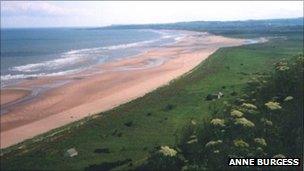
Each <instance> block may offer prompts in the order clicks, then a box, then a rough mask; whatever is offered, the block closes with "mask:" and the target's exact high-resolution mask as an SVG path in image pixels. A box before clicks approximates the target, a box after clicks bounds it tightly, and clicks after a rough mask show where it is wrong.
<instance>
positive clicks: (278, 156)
mask: <svg viewBox="0 0 304 171" xmlns="http://www.w3.org/2000/svg"><path fill="white" fill-rule="evenodd" d="M272 158H286V157H285V156H284V155H283V154H277V155H274V156H272Z"/></svg>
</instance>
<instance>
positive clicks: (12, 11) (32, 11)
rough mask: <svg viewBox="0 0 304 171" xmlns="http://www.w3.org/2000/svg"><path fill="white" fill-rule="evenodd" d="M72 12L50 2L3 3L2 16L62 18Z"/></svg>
mask: <svg viewBox="0 0 304 171" xmlns="http://www.w3.org/2000/svg"><path fill="white" fill-rule="evenodd" d="M70 13H71V11H69V10H68V9H64V8H62V7H59V6H56V5H53V4H50V3H48V2H26V1H21V2H20V1H18V2H11V1H3V2H1V14H2V15H5V16H33V15H39V16H40V17H43V16H45V17H47V16H62V15H68V14H70Z"/></svg>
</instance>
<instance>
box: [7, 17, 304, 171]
mask: <svg viewBox="0 0 304 171" xmlns="http://www.w3.org/2000/svg"><path fill="white" fill-rule="evenodd" d="M300 20H301V19H296V21H298V22H299V21H300ZM193 24H194V25H195V23H193ZM230 24H231V25H234V24H232V23H230ZM182 25H183V23H180V24H177V25H172V26H171V25H163V26H159V27H162V28H163V29H165V28H164V27H166V29H168V28H171V29H187V30H196V31H197V30H199V31H210V32H211V33H218V34H223V35H226V36H232V37H236V36H240V37H263V36H267V37H270V40H269V41H268V42H266V43H263V44H252V45H244V46H240V47H231V48H222V49H220V50H218V51H217V52H216V53H214V54H213V55H212V56H211V57H210V58H208V59H207V60H206V61H204V62H203V63H202V64H200V65H199V66H198V67H196V68H195V69H194V70H193V71H192V72H191V73H189V74H187V75H184V76H183V77H181V78H179V79H177V80H174V81H172V82H171V83H170V84H169V85H168V86H164V87H161V88H159V89H157V90H156V91H153V92H151V93H149V94H147V95H145V96H144V97H142V98H139V99H136V100H134V101H132V102H129V103H127V104H125V105H122V106H119V107H117V108H115V109H113V110H110V111H107V112H104V113H100V114H98V115H95V116H92V117H89V118H86V119H84V120H81V121H79V122H76V123H73V124H70V125H67V126H65V127H63V128H59V129H56V130H53V131H51V132H48V133H46V134H44V135H41V136H38V137H36V138H34V139H32V140H28V141H26V142H24V143H21V144H18V145H16V146H13V147H10V148H8V149H4V150H3V151H2V153H1V170H16V169H17V170H18V169H20V168H23V169H29V170H49V169H50V170H56V169H63V170H97V169H102V170H111V169H113V170H121V169H124V170H127V169H135V168H138V167H139V166H140V165H142V164H143V163H144V162H145V161H146V160H147V159H148V158H149V157H150V155H151V154H153V152H155V151H157V150H159V148H160V146H169V147H177V146H179V145H180V143H181V140H182V137H183V136H182V135H184V132H185V127H187V125H189V123H191V121H194V122H195V123H205V121H206V120H207V121H209V120H210V119H211V118H215V117H218V116H217V115H216V113H218V112H215V111H217V109H218V108H220V109H221V108H224V107H225V104H226V103H228V102H231V101H234V100H235V99H236V97H238V96H236V94H237V95H241V94H243V93H244V91H247V89H245V88H247V83H248V81H249V80H251V78H252V77H257V76H259V75H267V74H269V73H271V72H272V71H273V64H274V63H277V62H278V61H280V60H282V59H283V58H285V59H286V60H290V59H291V58H292V57H293V56H295V55H298V54H299V53H303V24H302V26H298V25H297V24H295V25H293V24H292V25H291V26H288V27H287V26H284V28H285V29H282V28H280V27H281V25H280V24H278V30H276V32H275V31H274V30H275V29H274V30H273V29H270V30H269V31H267V29H266V30H265V29H264V30H261V31H259V30H257V31H253V30H254V29H250V28H249V27H246V29H245V28H244V29H245V30H246V32H245V33H244V34H243V33H239V32H237V31H235V30H234V29H229V30H228V31H227V30H226V29H225V27H223V28H222V29H221V27H216V28H214V29H211V27H208V29H205V28H204V27H203V26H200V27H199V28H198V29H195V28H194V26H193V27H187V28H184V27H182ZM201 27H202V28H201ZM257 27H258V26H257ZM293 27H297V28H298V29H293ZM125 28H126V27H125ZM143 28H151V27H150V26H143ZM239 28H240V29H241V27H239ZM279 28H280V29H279ZM247 29H249V30H251V31H248V30H247ZM216 30H218V31H216ZM234 32H235V33H234ZM274 35H279V36H280V37H274ZM218 92H222V93H223V94H224V96H223V98H221V99H219V100H216V101H212V100H211V101H208V100H207V101H206V97H207V96H208V95H209V94H214V93H218ZM293 96H294V95H293ZM263 103H264V101H263ZM295 107H296V108H297V109H299V110H300V108H299V106H295ZM214 113H215V114H214ZM208 123H209V122H208ZM302 126H303V125H302ZM278 127H280V125H278ZM210 136H214V135H210ZM211 140H213V139H210V141H211ZM302 143H303V139H302ZM70 148H75V149H76V150H77V151H78V155H77V156H76V157H73V158H69V157H67V156H66V155H65V153H66V151H67V150H68V149H70ZM276 148H279V147H276ZM285 155H286V154H285ZM203 157H206V156H203ZM192 159H193V160H194V158H192ZM210 166H211V165H210Z"/></svg>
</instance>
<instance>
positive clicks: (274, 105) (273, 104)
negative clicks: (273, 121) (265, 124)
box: [265, 101, 282, 110]
mask: <svg viewBox="0 0 304 171" xmlns="http://www.w3.org/2000/svg"><path fill="white" fill-rule="evenodd" d="M265 106H267V107H268V109H270V110H278V109H282V107H281V106H280V103H278V102H272V101H269V102H267V103H265Z"/></svg>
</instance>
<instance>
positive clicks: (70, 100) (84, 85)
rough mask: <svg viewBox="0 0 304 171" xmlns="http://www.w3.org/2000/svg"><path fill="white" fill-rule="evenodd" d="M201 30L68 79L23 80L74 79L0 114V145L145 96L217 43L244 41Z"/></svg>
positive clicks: (27, 83)
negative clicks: (179, 39)
mask: <svg viewBox="0 0 304 171" xmlns="http://www.w3.org/2000/svg"><path fill="white" fill-rule="evenodd" d="M200 35H202V33H193V34H190V36H188V37H186V38H185V39H183V40H181V41H180V42H178V43H176V44H175V45H172V46H168V47H162V48H156V49H152V50H150V51H147V52H145V53H143V54H139V55H137V56H136V57H133V58H127V59H123V60H119V61H113V62H109V63H106V64H103V65H101V66H98V68H99V69H102V70H104V72H102V73H95V74H92V75H89V74H90V72H84V73H82V75H81V74H78V75H74V76H67V77H68V79H67V78H65V76H61V77H52V78H38V79H35V80H27V81H25V82H23V83H21V84H20V86H21V87H31V86H39V85H44V84H47V83H54V82H56V81H58V80H64V79H65V80H69V79H72V80H73V81H71V82H68V83H66V84H64V85H61V86H58V87H55V88H53V89H50V90H48V91H46V92H44V93H43V94H41V95H40V96H39V97H37V98H35V99H32V100H31V101H30V102H29V103H27V104H25V105H22V104H21V105H19V106H17V107H14V108H13V109H11V111H9V112H8V113H7V114H5V115H2V116H1V148H6V147H8V146H11V145H14V144H16V143H19V142H21V141H24V140H26V139H29V138H33V137H34V136H37V135H39V134H42V133H45V132H47V131H50V130H52V129H55V128H58V127H61V126H64V125H66V124H69V123H71V122H74V121H77V120H80V119H82V118H84V117H86V116H90V115H92V114H96V113H99V112H103V111H106V110H109V109H112V108H114V107H116V106H119V105H121V104H124V103H126V102H129V101H131V100H134V99H136V98H138V97H141V96H144V95H145V94H146V93H148V92H151V91H153V90H155V89H157V88H158V87H161V86H164V85H166V84H168V83H169V82H170V81H171V80H173V79H175V78H178V77H179V76H181V75H183V74H185V73H187V72H189V71H191V70H192V69H193V68H195V67H196V66H197V65H198V64H200V63H201V62H202V61H203V60H205V59H206V58H207V57H208V56H210V55H211V54H212V53H214V52H215V51H216V50H217V49H219V48H221V47H227V46H238V45H243V44H245V43H244V40H242V39H232V38H225V37H222V36H214V35H204V36H200ZM151 61H152V62H151ZM155 61H156V62H155ZM153 62H154V64H155V63H157V62H158V63H157V64H158V65H153ZM151 63H152V64H151ZM145 66H150V67H145ZM130 68H133V69H130ZM86 74H88V75H89V76H84V75H86ZM76 78H77V79H76ZM1 97H2V96H1ZM29 113H30V114H29Z"/></svg>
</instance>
